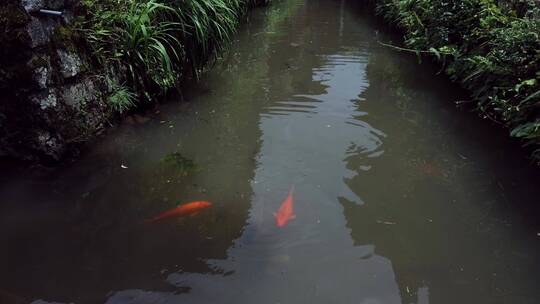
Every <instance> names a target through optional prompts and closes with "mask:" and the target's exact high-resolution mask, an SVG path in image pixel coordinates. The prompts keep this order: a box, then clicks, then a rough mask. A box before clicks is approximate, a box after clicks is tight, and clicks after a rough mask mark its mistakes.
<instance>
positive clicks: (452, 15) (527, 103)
mask: <svg viewBox="0 0 540 304" xmlns="http://www.w3.org/2000/svg"><path fill="white" fill-rule="evenodd" d="M374 2H375V3H376V7H377V11H378V12H379V13H380V14H381V15H383V17H384V18H385V19H386V20H388V21H389V22H390V23H391V24H393V25H395V26H397V27H398V28H399V29H401V30H402V31H403V33H404V38H405V45H406V47H407V49H408V50H412V51H413V52H415V53H417V54H419V55H420V54H421V55H426V54H427V55H431V56H433V57H434V58H436V59H437V60H439V61H440V62H441V63H442V64H443V65H444V67H445V70H446V72H447V73H448V75H450V77H451V78H452V79H453V80H455V81H458V82H460V83H461V84H462V86H463V87H464V88H466V89H468V90H469V91H470V92H471V99H472V100H473V101H475V102H476V104H477V108H478V110H479V111H480V113H481V114H482V116H483V117H486V118H489V119H491V120H493V121H495V122H498V123H501V124H504V125H505V126H507V127H508V128H509V129H510V130H511V131H510V135H511V136H514V137H518V138H521V139H523V140H524V143H525V144H526V145H527V146H529V147H531V149H532V154H533V156H534V157H535V158H536V160H537V161H539V162H540V131H539V129H540V128H539V126H540V72H539V71H540V19H539V16H540V13H539V12H540V9H539V7H538V3H535V1H530V0H504V1H495V0H480V1H479V0H460V1H442V0H374Z"/></svg>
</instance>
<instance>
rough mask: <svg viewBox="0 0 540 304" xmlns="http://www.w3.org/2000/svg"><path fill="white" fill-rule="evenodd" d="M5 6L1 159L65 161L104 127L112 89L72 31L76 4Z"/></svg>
mask: <svg viewBox="0 0 540 304" xmlns="http://www.w3.org/2000/svg"><path fill="white" fill-rule="evenodd" d="M3 1H6V4H4V5H2V7H0V43H1V46H2V47H1V48H0V155H4V156H5V155H8V156H13V157H16V158H19V159H26V160H45V161H50V160H53V161H54V160H59V159H61V158H63V157H64V156H65V154H66V153H68V152H72V151H74V149H72V147H73V146H77V143H80V142H84V141H85V140H87V139H88V138H90V137H92V136H93V135H94V134H95V133H96V132H98V131H99V130H101V129H103V127H104V124H105V123H106V122H107V120H108V119H109V118H110V116H111V111H110V110H109V109H108V108H107V106H106V102H105V99H106V96H107V95H108V93H109V89H108V88H107V87H106V85H105V81H104V80H103V79H102V78H101V77H99V76H98V75H100V74H103V73H98V72H99V70H100V69H101V67H99V66H95V65H93V64H92V62H91V61H90V59H89V57H88V56H86V52H85V48H84V46H83V45H82V40H81V39H80V38H79V36H78V34H77V31H76V30H74V29H73V28H72V26H71V25H72V21H73V15H74V10H75V9H76V4H77V3H76V1H77V0H3ZM42 10H54V11H58V12H61V13H62V15H60V16H58V15H52V14H47V13H46V12H43V11H42Z"/></svg>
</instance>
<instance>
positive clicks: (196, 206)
mask: <svg viewBox="0 0 540 304" xmlns="http://www.w3.org/2000/svg"><path fill="white" fill-rule="evenodd" d="M211 206H212V204H211V203H210V202H207V201H197V202H191V203H187V204H183V205H180V206H178V207H176V208H173V209H170V210H167V211H165V212H163V213H160V214H158V215H156V216H155V217H153V218H150V219H146V220H144V223H145V224H151V223H155V222H158V221H161V220H164V219H167V218H171V217H180V216H186V215H192V214H196V213H197V212H199V211H201V210H203V209H206V208H210V207H211Z"/></svg>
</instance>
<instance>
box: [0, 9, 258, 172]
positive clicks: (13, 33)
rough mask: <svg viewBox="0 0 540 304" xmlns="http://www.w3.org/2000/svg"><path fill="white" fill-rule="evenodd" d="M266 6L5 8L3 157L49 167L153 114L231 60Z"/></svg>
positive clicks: (1, 20)
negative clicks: (231, 47) (246, 25)
mask: <svg viewBox="0 0 540 304" xmlns="http://www.w3.org/2000/svg"><path fill="white" fill-rule="evenodd" d="M268 2H269V1H267V0H254V1H251V0H246V1H244V0H223V1H222V0H207V1H202V2H200V3H198V2H197V3H196V2H195V1H176V0H167V1H161V2H160V1H154V0H137V1H128V0H119V1H117V0H82V1H79V0H69V1H68V0H66V1H64V0H8V1H7V2H6V3H5V5H3V6H2V8H0V29H1V31H0V41H1V43H2V48H1V50H0V156H4V157H6V156H7V157H12V158H15V159H22V160H30V161H33V162H42V163H50V162H57V161H62V160H66V159H67V158H69V157H71V156H75V157H77V154H78V152H79V150H80V148H81V147H82V146H83V145H84V144H85V143H87V142H88V141H89V140H91V139H94V138H95V137H96V136H97V135H98V134H100V133H102V132H103V131H105V130H107V129H109V128H110V127H111V126H112V125H114V124H116V123H117V122H118V120H119V118H120V117H122V116H124V115H125V113H127V112H129V111H130V110H133V109H137V108H141V107H143V108H144V107H146V108H148V107H151V105H152V104H154V103H155V102H156V101H160V100H163V99H164V98H165V97H166V96H167V95H168V94H170V93H171V91H175V90H176V89H177V88H179V87H181V86H182V84H183V83H185V82H186V81H189V80H192V79H197V78H198V75H199V74H200V73H203V72H204V71H205V70H207V69H208V68H209V66H210V65H211V64H212V62H213V61H214V60H215V59H216V58H218V57H219V56H222V55H223V54H224V53H225V49H226V46H227V44H228V43H229V41H230V37H231V35H232V34H233V33H234V32H235V30H236V28H237V27H238V25H239V24H240V22H241V21H242V20H244V16H245V13H246V11H247V10H248V8H250V7H253V6H261V5H266V4H268Z"/></svg>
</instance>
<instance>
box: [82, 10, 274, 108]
mask: <svg viewBox="0 0 540 304" xmlns="http://www.w3.org/2000/svg"><path fill="white" fill-rule="evenodd" d="M260 4H266V0H262V1H261V0H187V1H186V0H83V1H82V5H81V14H80V15H81V16H83V17H82V18H81V19H80V20H79V21H78V24H77V27H78V31H79V32H80V33H82V35H81V36H82V37H83V40H85V42H86V45H87V46H88V47H89V48H90V49H91V50H92V54H93V56H94V57H95V58H94V60H95V61H96V63H97V64H99V65H101V66H104V67H106V72H105V73H104V75H103V77H105V78H106V80H107V82H108V83H109V87H112V88H113V90H112V93H111V95H110V97H109V103H110V105H111V107H112V108H113V109H115V110H116V111H118V112H123V111H126V110H128V109H130V108H131V107H133V106H135V105H136V104H137V102H138V101H140V100H153V99H155V98H156V97H157V96H160V95H162V94H164V93H165V92H166V91H167V90H169V89H171V88H174V87H177V86H178V84H179V82H180V81H182V80H184V79H185V78H186V77H195V78H196V77H197V76H198V74H199V72H200V71H201V70H202V69H203V68H204V67H205V65H207V64H208V62H209V61H211V60H213V59H215V58H216V55H217V54H219V53H220V52H222V51H223V49H224V47H225V46H226V43H227V42H228V41H229V39H230V36H231V34H232V33H234V31H235V30H236V28H237V26H238V23H239V22H240V20H241V18H242V16H243V14H244V13H245V11H246V9H247V7H248V6H249V5H260ZM117 75H122V76H121V77H118V76H117Z"/></svg>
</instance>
